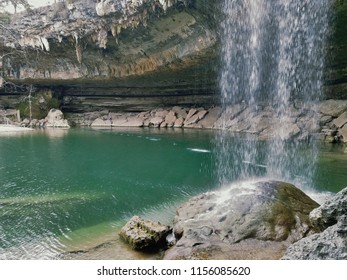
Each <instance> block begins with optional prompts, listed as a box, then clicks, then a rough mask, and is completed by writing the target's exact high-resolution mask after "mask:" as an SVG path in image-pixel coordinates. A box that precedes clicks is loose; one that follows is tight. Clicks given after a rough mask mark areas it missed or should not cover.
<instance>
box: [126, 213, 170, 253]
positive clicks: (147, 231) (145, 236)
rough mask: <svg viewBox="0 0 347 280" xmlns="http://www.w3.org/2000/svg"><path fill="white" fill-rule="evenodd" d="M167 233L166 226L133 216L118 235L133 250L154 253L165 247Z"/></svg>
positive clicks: (168, 229)
mask: <svg viewBox="0 0 347 280" xmlns="http://www.w3.org/2000/svg"><path fill="white" fill-rule="evenodd" d="M169 232H170V227H168V226H165V225H162V224H160V223H156V222H152V221H146V220H143V219H141V218H140V217H138V216H134V217H132V218H131V219H130V220H129V221H128V223H127V224H126V225H125V226H124V227H123V228H122V230H121V231H120V233H119V235H120V237H121V238H122V239H123V240H124V241H125V242H126V243H128V244H129V245H130V246H131V247H132V248H133V249H134V250H138V251H151V252H154V251H158V250H159V249H162V248H164V247H165V246H166V237H167V235H168V234H169Z"/></svg>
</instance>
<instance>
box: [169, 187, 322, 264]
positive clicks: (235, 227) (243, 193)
mask: <svg viewBox="0 0 347 280" xmlns="http://www.w3.org/2000/svg"><path fill="white" fill-rule="evenodd" d="M318 206H319V205H318V204H317V203H316V202H315V201H313V200H312V199H311V198H309V197H308V196H307V195H306V194H304V193H303V192H302V191H301V190H299V189H298V188H296V187H295V186H294V185H291V184H289V183H284V182H279V181H260V182H244V183H240V184H238V185H233V186H230V187H229V188H225V189H221V190H219V191H215V192H210V193H205V194H202V195H200V196H197V197H194V198H192V199H191V200H189V201H188V202H187V203H186V204H184V205H182V206H181V207H179V208H178V209H177V214H176V217H175V221H174V233H175V235H176V236H177V237H178V238H179V240H178V242H177V244H176V246H174V247H173V248H172V249H170V250H169V251H168V252H167V253H166V257H165V258H167V259H195V258H198V259H200V258H205V257H206V258H208V259H220V258H228V259H243V258H244V259H278V258H280V257H281V256H282V255H283V252H284V250H285V248H286V247H287V246H288V244H290V243H293V242H295V241H297V240H300V239H301V238H303V237H305V236H307V235H309V234H312V233H315V232H316V229H315V228H314V227H313V226H312V224H311V222H310V220H309V217H308V215H309V213H310V212H311V211H312V210H313V209H314V208H316V207H318Z"/></svg>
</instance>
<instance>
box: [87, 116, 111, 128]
mask: <svg viewBox="0 0 347 280" xmlns="http://www.w3.org/2000/svg"><path fill="white" fill-rule="evenodd" d="M91 127H111V122H110V121H105V120H103V119H101V118H97V119H96V120H94V121H93V123H92V124H91Z"/></svg>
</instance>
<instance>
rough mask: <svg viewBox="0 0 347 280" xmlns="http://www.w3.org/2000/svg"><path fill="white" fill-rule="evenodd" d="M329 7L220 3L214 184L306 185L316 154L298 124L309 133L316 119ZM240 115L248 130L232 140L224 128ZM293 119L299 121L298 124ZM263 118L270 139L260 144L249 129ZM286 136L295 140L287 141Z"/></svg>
mask: <svg viewBox="0 0 347 280" xmlns="http://www.w3.org/2000/svg"><path fill="white" fill-rule="evenodd" d="M330 2H331V1H329V0H322V1H308V0H295V1H289V0H276V1H275V0H273V1H267V0H235V1H230V0H225V1H223V4H222V11H224V19H223V20H222V23H221V34H222V35H221V38H222V52H221V65H222V67H221V75H220V89H221V103H222V105H223V109H224V111H225V112H227V113H226V114H224V119H223V123H222V128H223V129H222V130H221V132H220V133H219V135H218V136H217V153H219V157H218V162H219V163H218V165H219V167H218V172H219V178H220V184H221V185H224V184H226V183H228V182H230V181H232V180H234V179H235V178H239V179H246V178H249V177H257V176H267V177H271V178H277V179H282V180H287V181H293V182H297V181H299V184H301V185H304V186H310V185H311V184H312V182H311V180H312V178H313V173H314V172H315V162H316V159H317V152H318V149H317V148H316V147H317V145H315V144H313V142H311V139H310V137H309V133H307V131H306V129H305V125H306V126H308V125H310V128H309V129H310V131H314V130H315V126H316V120H317V119H318V118H317V114H318V112H317V110H316V108H315V107H316V105H315V104H316V101H317V100H319V98H320V95H321V92H322V76H323V66H324V43H325V39H326V37H327V32H328V21H329V6H330ZM260 112H262V113H261V114H260ZM240 113H243V114H246V115H247V118H246V120H245V121H244V122H245V123H244V124H242V125H244V126H245V127H246V128H247V132H248V133H246V135H245V137H243V138H242V139H240V140H239V141H237V143H235V141H229V139H230V133H228V131H227V128H228V125H229V124H230V122H231V121H232V117H233V116H235V115H237V114H240ZM259 116H260V117H259ZM299 116H300V117H301V118H302V117H305V120H306V124H304V125H302V124H301V127H299V124H297V123H296V121H297V118H298V117H299ZM265 121H266V122H268V123H270V131H268V134H269V135H271V137H270V138H271V141H269V142H268V143H267V144H259V143H257V142H255V141H254V139H255V138H256V137H255V136H256V135H255V133H254V131H256V129H255V128H256V127H257V126H259V125H260V124H261V123H262V122H265ZM293 126H294V127H293ZM309 129H307V130H309ZM291 131H294V132H295V133H297V134H298V135H296V136H297V137H296V140H290V139H291V138H292V137H291V136H292V135H291V134H290V133H291ZM299 131H300V133H299ZM304 140H305V141H306V143H305V146H303V142H304ZM307 142H309V143H310V144H309V145H307ZM259 145H267V147H266V148H265V149H264V148H262V149H259ZM302 149H305V156H302V151H300V154H299V152H298V151H299V150H302ZM231 151H232V152H231ZM235 153H236V154H237V156H235ZM235 161H241V163H240V162H235ZM235 166H237V168H235ZM255 167H257V168H255Z"/></svg>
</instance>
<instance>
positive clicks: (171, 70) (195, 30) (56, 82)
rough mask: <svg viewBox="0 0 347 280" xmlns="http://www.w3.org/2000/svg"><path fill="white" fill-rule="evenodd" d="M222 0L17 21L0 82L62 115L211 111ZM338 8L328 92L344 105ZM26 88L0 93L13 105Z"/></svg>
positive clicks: (88, 6) (66, 9) (9, 32)
mask: <svg viewBox="0 0 347 280" xmlns="http://www.w3.org/2000/svg"><path fill="white" fill-rule="evenodd" d="M67 3H69V4H67ZM220 3H221V0H218V1H209V0H131V1H129V0H128V1H124V0H101V1H96V0H87V1H81V0H75V1H72V0H71V1H65V2H64V3H62V2H60V3H57V4H54V5H52V6H49V7H44V8H40V9H38V10H35V11H32V12H26V13H22V14H19V15H18V16H17V17H16V18H15V19H13V22H12V23H11V25H10V26H9V27H7V29H6V30H5V31H4V30H2V34H1V37H2V38H4V40H3V42H2V43H1V46H0V47H1V48H0V51H1V53H3V54H5V55H3V54H2V55H1V56H2V61H1V63H0V68H1V70H2V73H3V74H2V75H3V78H4V81H12V82H14V83H15V84H16V85H25V84H33V85H34V89H41V88H48V89H49V90H52V91H53V92H54V93H55V96H57V97H59V98H60V99H61V100H62V108H63V110H64V111H66V112H86V111H95V110H104V109H106V110H111V111H117V110H121V111H144V110H148V109H152V108H155V107H171V106H175V105H180V106H205V107H206V106H210V105H212V104H215V103H217V99H218V98H217V93H218V91H219V90H218V68H219V67H218V64H219V50H218V48H219V43H218V42H219V40H218V30H219V19H220V15H221V12H220V10H219V4H220ZM336 3H339V4H337V6H336V7H335V8H334V9H335V11H336V13H335V17H334V19H333V21H334V24H333V26H334V28H333V32H332V37H331V42H332V45H331V46H332V47H331V48H329V58H330V59H329V63H328V71H327V73H328V74H327V75H326V85H327V91H326V92H327V97H329V98H331V97H334V98H341V99H347V94H346V92H347V90H346V87H347V86H346V84H347V82H346V81H347V79H346V71H345V69H346V63H347V59H345V58H346V57H347V56H346V53H347V51H346V49H347V41H346V39H345V36H344V35H343V34H345V31H346V26H347V25H346V20H345V19H346V14H347V3H346V1H337V2H336ZM23 49H24V51H23ZM7 53H10V54H11V55H7ZM4 81H3V80H2V78H1V80H0V84H2V83H4ZM26 90H27V88H26V87H15V88H14V87H13V86H11V84H5V87H3V88H2V89H0V91H1V92H2V95H4V93H6V94H7V95H8V96H7V97H6V98H7V99H6V100H7V101H6V102H7V103H8V104H10V107H11V106H12V107H13V104H14V103H15V102H16V101H15V100H17V98H18V95H23V94H26ZM1 98H2V97H1Z"/></svg>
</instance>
